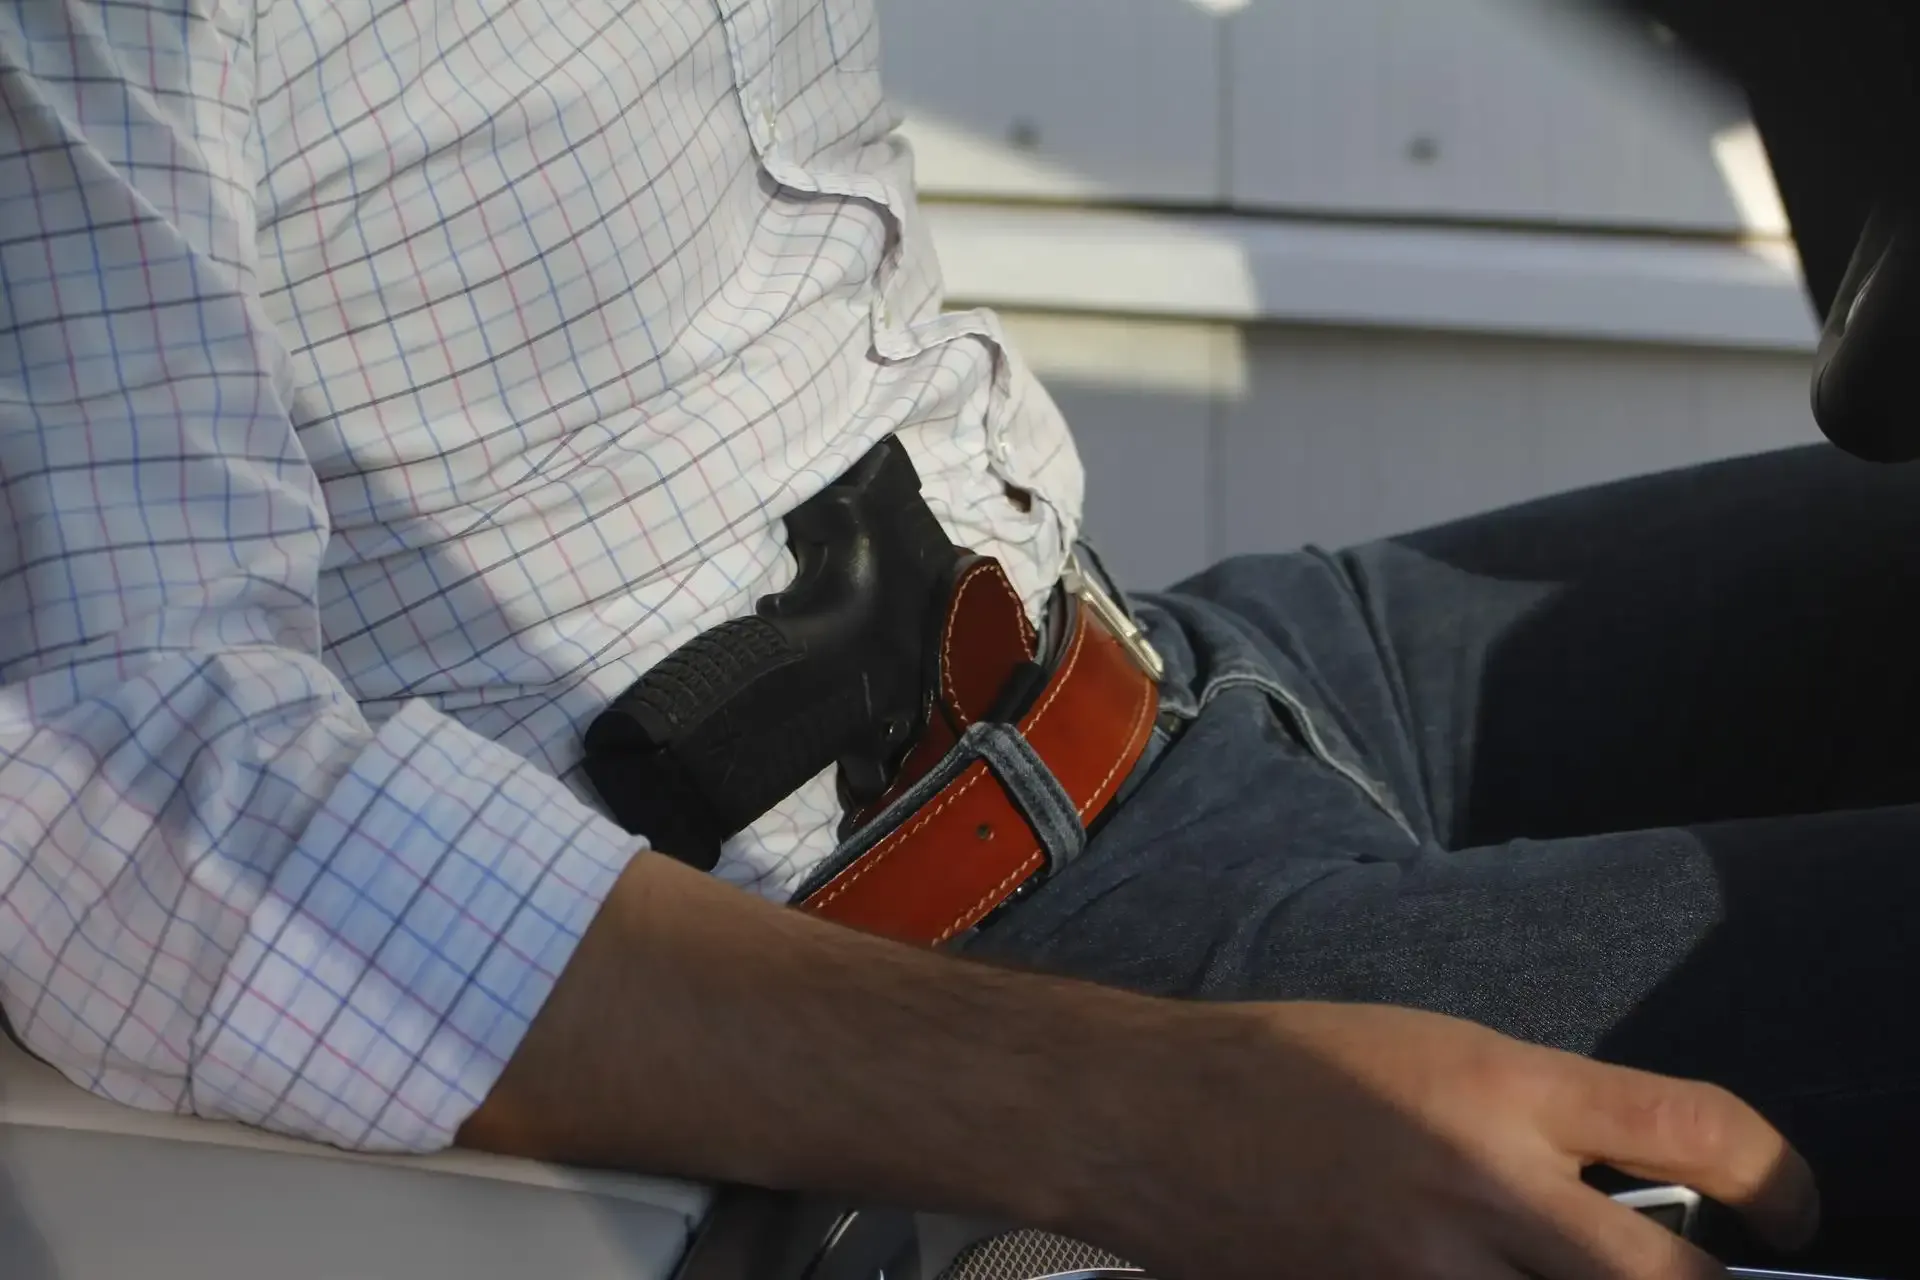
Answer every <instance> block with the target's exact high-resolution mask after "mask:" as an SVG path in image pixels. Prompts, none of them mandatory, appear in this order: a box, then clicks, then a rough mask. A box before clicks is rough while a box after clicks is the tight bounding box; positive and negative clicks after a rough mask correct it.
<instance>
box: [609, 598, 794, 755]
mask: <svg viewBox="0 0 1920 1280" xmlns="http://www.w3.org/2000/svg"><path fill="white" fill-rule="evenodd" d="M803 656H804V655H803V654H802V653H801V652H800V651H799V650H798V649H796V648H794V647H793V646H792V645H790V644H789V643H787V638H786V637H785V636H783V635H781V634H780V629H779V628H778V627H776V626H774V625H773V624H772V623H771V622H768V621H767V620H766V619H765V618H759V617H746V618H734V619H732V620H731V621H728V622H723V623H721V624H720V625H719V626H717V627H715V628H714V629H713V630H711V631H703V632H701V633H700V634H699V635H697V636H695V637H694V638H693V639H691V640H689V641H687V643H685V644H683V645H681V646H680V647H679V648H678V649H675V650H674V651H673V652H672V653H670V654H668V655H667V656H666V657H664V658H662V659H661V660H660V661H659V662H658V663H656V664H655V665H654V666H653V668H652V670H650V671H648V672H647V673H646V674H645V675H644V676H642V677H640V679H639V680H638V681H636V682H635V683H634V685H633V687H631V688H630V689H628V690H627V691H626V692H625V693H623V694H621V695H620V697H619V699H618V700H617V701H616V702H615V703H614V707H615V709H616V710H618V711H620V712H622V713H624V714H625V715H627V716H629V717H631V718H632V720H633V722H634V723H635V724H636V725H637V726H638V727H639V729H640V730H641V731H642V733H643V734H644V735H645V736H646V739H647V740H648V743H649V745H652V746H656V747H657V746H662V745H665V744H666V743H668V742H670V741H672V740H673V739H674V738H676V737H678V736H680V735H681V734H685V733H688V732H690V731H691V732H693V733H696V734H697V733H699V732H701V726H704V725H706V724H708V723H709V722H711V721H713V720H715V719H716V718H717V717H719V716H721V715H723V714H724V713H725V712H726V711H727V709H728V703H729V701H732V702H739V701H741V700H742V698H743V697H744V696H746V694H747V693H748V691H749V690H750V689H751V688H752V686H753V685H754V683H755V682H756V681H758V680H760V679H763V678H765V677H766V676H768V675H769V674H770V673H772V672H774V671H777V670H779V669H780V668H781V667H783V666H787V665H789V664H792V663H797V662H799V661H800V659H801V658H802V657H803ZM729 694H731V695H732V697H731V699H730V698H729Z"/></svg>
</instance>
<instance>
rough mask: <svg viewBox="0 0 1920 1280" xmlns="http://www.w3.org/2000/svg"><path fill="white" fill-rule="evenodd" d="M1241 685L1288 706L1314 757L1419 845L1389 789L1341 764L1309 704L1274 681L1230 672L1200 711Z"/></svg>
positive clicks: (1204, 697) (1206, 693) (1210, 688)
mask: <svg viewBox="0 0 1920 1280" xmlns="http://www.w3.org/2000/svg"><path fill="white" fill-rule="evenodd" d="M1242 685H1252V686H1253V687H1254V688H1256V689H1258V690H1260V692H1262V693H1264V694H1266V695H1267V697H1269V698H1271V699H1273V700H1274V701H1276V702H1279V703H1280V704H1282V705H1283V706H1285V707H1286V708H1287V711H1288V712H1289V713H1290V714H1291V716H1292V717H1293V721H1294V723H1295V724H1296V725H1298V726H1299V728H1300V732H1301V734H1302V735H1304V736H1305V738H1306V739H1307V746H1308V747H1309V748H1310V749H1311V750H1312V751H1313V754H1314V755H1316V756H1318V757H1319V758H1320V760H1321V762H1322V763H1324V764H1325V765H1327V766H1328V767H1329V768H1331V769H1332V770H1333V771H1334V772H1336V773H1338V774H1339V775H1340V776H1341V777H1343V778H1345V779H1346V780H1347V781H1348V782H1351V783H1352V784H1353V785H1354V786H1356V787H1358V788H1360V791H1361V793H1362V794H1364V795H1365V796H1366V797H1367V798H1368V799H1369V800H1371V801H1373V802H1374V804H1376V805H1378V806H1379V807H1380V809H1381V811H1382V812H1384V813H1385V814H1386V815H1387V816H1388V817H1389V818H1392V819H1393V821H1394V823H1395V825H1397V826H1398V827H1399V828H1400V829H1401V830H1402V831H1404V832H1406V834H1407V839H1409V840H1412V841H1413V842H1414V843H1415V844H1418V843H1419V842H1420V837H1419V835H1418V834H1416V833H1415V831H1414V829H1413V824H1412V823H1410V822H1408V821H1407V817H1406V815H1405V814H1404V813H1402V812H1401V811H1400V806H1399V805H1398V804H1396V803H1394V800H1393V797H1392V796H1390V795H1388V794H1387V792H1386V789H1385V788H1384V787H1382V786H1381V785H1380V783H1379V782H1378V781H1377V780H1375V779H1374V778H1373V776H1372V775H1370V774H1369V773H1367V772H1366V771H1365V770H1364V769H1361V768H1360V767H1359V766H1357V765H1353V764H1349V763H1348V762H1346V761H1345V760H1342V759H1341V758H1340V755H1339V753H1338V752H1336V751H1334V750H1333V749H1332V748H1331V747H1329V746H1328V745H1327V740H1326V735H1324V734H1323V733H1321V732H1320V727H1319V725H1318V724H1317V723H1316V722H1315V720H1314V718H1313V716H1312V714H1311V713H1310V712H1309V711H1308V710H1307V706H1306V704H1305V703H1303V702H1302V701H1300V699H1299V698H1297V697H1295V696H1294V695H1293V694H1292V693H1290V692H1288V690H1287V688H1286V686H1284V685H1282V684H1280V683H1279V682H1277V681H1275V680H1274V679H1273V678H1272V677H1270V676H1267V675H1263V674H1260V673H1257V672H1253V671H1248V670H1244V669H1240V670H1234V669H1229V670H1227V671H1226V672H1225V673H1224V674H1222V675H1218V676H1215V677H1214V678H1213V679H1211V680H1209V681H1208V682H1207V685H1206V688H1205V689H1203V690H1202V691H1201V694H1200V706H1201V708H1202V709H1204V708H1205V707H1206V705H1207V704H1208V703H1210V702H1212V701H1213V700H1214V698H1216V697H1217V696H1219V694H1220V693H1221V692H1222V691H1224V690H1227V689H1232V688H1238V687H1240V686H1242Z"/></svg>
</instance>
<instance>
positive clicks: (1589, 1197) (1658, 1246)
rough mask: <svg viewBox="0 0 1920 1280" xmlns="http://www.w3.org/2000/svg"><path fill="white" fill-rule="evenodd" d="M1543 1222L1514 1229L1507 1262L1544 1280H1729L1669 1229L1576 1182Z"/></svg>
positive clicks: (1548, 1207)
mask: <svg viewBox="0 0 1920 1280" xmlns="http://www.w3.org/2000/svg"><path fill="white" fill-rule="evenodd" d="M1541 1208H1542V1209H1543V1210H1545V1214H1544V1216H1542V1217H1540V1218H1536V1219H1533V1220H1531V1221H1528V1222H1525V1223H1519V1224H1516V1226H1517V1228H1518V1230H1519V1232H1520V1234H1519V1235H1517V1236H1516V1238H1514V1239H1513V1240H1511V1241H1510V1242H1509V1244H1508V1250H1509V1254H1510V1258H1509V1260H1510V1261H1511V1262H1512V1263H1513V1265H1514V1266H1516V1267H1518V1268H1519V1269H1520V1270H1521V1271H1523V1272H1525V1273H1526V1274H1528V1275H1532V1276H1539V1277H1541V1278H1542V1280H1726V1276H1727V1273H1726V1269H1725V1268H1724V1267H1722V1266H1721V1265H1720V1264H1719V1263H1718V1262H1715V1261H1714V1260H1713V1259H1712V1258H1710V1257H1708V1256H1707V1255H1706V1254H1705V1253H1703V1252H1702V1251H1701V1250H1699V1249H1697V1248H1695V1247H1694V1246H1693V1245H1691V1244H1689V1243H1687V1242H1686V1241H1685V1240H1682V1239H1681V1238H1680V1237H1679V1236H1677V1235H1675V1234H1674V1233H1673V1232H1672V1231H1670V1230H1668V1229H1667V1228H1666V1227H1663V1226H1661V1225H1660V1224H1659V1223H1657V1222H1655V1221H1653V1220H1652V1219H1651V1218H1647V1217H1643V1216H1641V1215H1640V1214H1638V1213H1635V1212H1634V1211H1633V1210H1631V1209H1628V1208H1625V1207H1623V1206H1621V1205H1619V1204H1616V1203H1614V1202H1613V1201H1612V1200H1609V1199H1608V1198H1607V1197H1605V1196H1603V1195H1601V1194H1600V1193H1599V1192H1598V1191H1595V1190H1593V1189H1592V1188H1591V1187H1588V1186H1585V1185H1584V1184H1581V1183H1577V1182H1570V1183H1563V1184H1557V1185H1556V1186H1555V1187H1554V1189H1553V1190H1552V1192H1551V1193H1549V1194H1548V1195H1547V1196H1546V1198H1545V1200H1544V1201H1543V1202H1541Z"/></svg>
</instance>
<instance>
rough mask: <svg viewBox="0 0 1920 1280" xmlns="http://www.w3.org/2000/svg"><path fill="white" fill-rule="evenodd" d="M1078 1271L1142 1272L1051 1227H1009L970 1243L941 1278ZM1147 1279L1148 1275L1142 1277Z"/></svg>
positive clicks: (1013, 1277) (1011, 1279) (994, 1279)
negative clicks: (1044, 1229) (1056, 1233)
mask: <svg viewBox="0 0 1920 1280" xmlns="http://www.w3.org/2000/svg"><path fill="white" fill-rule="evenodd" d="M1076 1271H1126V1272H1131V1273H1132V1274H1134V1275H1141V1273H1140V1272H1139V1271H1138V1270H1137V1269H1136V1268H1135V1267H1133V1266H1132V1265H1131V1264H1129V1263H1127V1262H1126V1261H1124V1260H1123V1259H1121V1258H1120V1257H1118V1256H1116V1255H1114V1254H1111V1253H1108V1252H1107V1251H1106V1250H1105V1249H1099V1248H1095V1247H1094V1246H1093V1245H1090V1244H1086V1243H1083V1242H1081V1241H1079V1240H1074V1239H1070V1238H1068V1237H1067V1236H1057V1235H1054V1234H1053V1233H1052V1232H1050V1231H1031V1230H1028V1231H1009V1232H1007V1233H1006V1234H1005V1235H998V1236H993V1237H990V1238H989V1239H986V1240H981V1241H978V1242H977V1243H975V1244H971V1245H968V1246H967V1248H966V1249H965V1251H964V1252H962V1253H961V1254H960V1256H959V1257H957V1258H955V1259H954V1260H953V1264H952V1265H951V1266H949V1267H948V1268H947V1269H946V1270H945V1271H943V1272H941V1273H940V1280H1040V1278H1041V1277H1043V1276H1059V1275H1067V1274H1070V1273H1072V1272H1076ZM1142 1280H1144V1277H1142Z"/></svg>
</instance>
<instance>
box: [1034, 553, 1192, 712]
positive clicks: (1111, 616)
mask: <svg viewBox="0 0 1920 1280" xmlns="http://www.w3.org/2000/svg"><path fill="white" fill-rule="evenodd" d="M1060 585H1061V586H1063V587H1065V588H1066V589H1067V590H1068V591H1070V592H1072V593H1073V594H1074V595H1075V596H1077V597H1078V598H1079V600H1080V602H1081V603H1082V604H1084V605H1086V606H1087V608H1089V609H1091V610H1093V615H1094V616H1095V617H1096V618H1098V619H1100V621H1101V622H1102V623H1103V624H1105V626H1106V628H1107V630H1108V631H1110V632H1112V633H1113V637H1114V639H1116V640H1118V641H1119V642H1120V647H1121V648H1123V649H1125V650H1126V651H1127V656H1128V657H1130V658H1132V659H1133V661H1134V663H1135V665H1137V666H1138V667H1139V668H1140V669H1141V670H1142V671H1144V672H1146V673H1147V678H1148V679H1150V680H1152V681H1153V682H1154V683H1155V684H1158V683H1160V680H1161V678H1162V677H1163V676H1165V675H1166V674H1167V664H1166V662H1165V661H1164V660H1163V659H1162V658H1161V657H1160V651H1159V650H1157V649H1155V648H1154V647H1153V642H1152V641H1151V640H1148V639H1147V633H1146V632H1144V631H1142V630H1141V629H1140V624H1138V623H1137V622H1135V621H1134V620H1133V618H1132V616H1131V615H1129V614H1128V613H1127V611H1126V610H1125V609H1123V608H1121V607H1120V604H1119V602H1118V601H1116V600H1115V599H1114V598H1113V597H1112V596H1110V595H1108V594H1107V590H1106V588H1105V587H1103V586H1101V585H1100V580H1099V579H1098V578H1096V577H1095V576H1094V575H1093V574H1090V573H1088V572H1087V571H1086V568H1085V567H1084V566H1083V565H1082V564H1081V563H1080V552H1079V551H1078V550H1077V549H1076V550H1074V551H1071V552H1069V553H1068V555H1067V563H1066V566H1065V567H1064V568H1063V569H1062V570H1061V571H1060Z"/></svg>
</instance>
